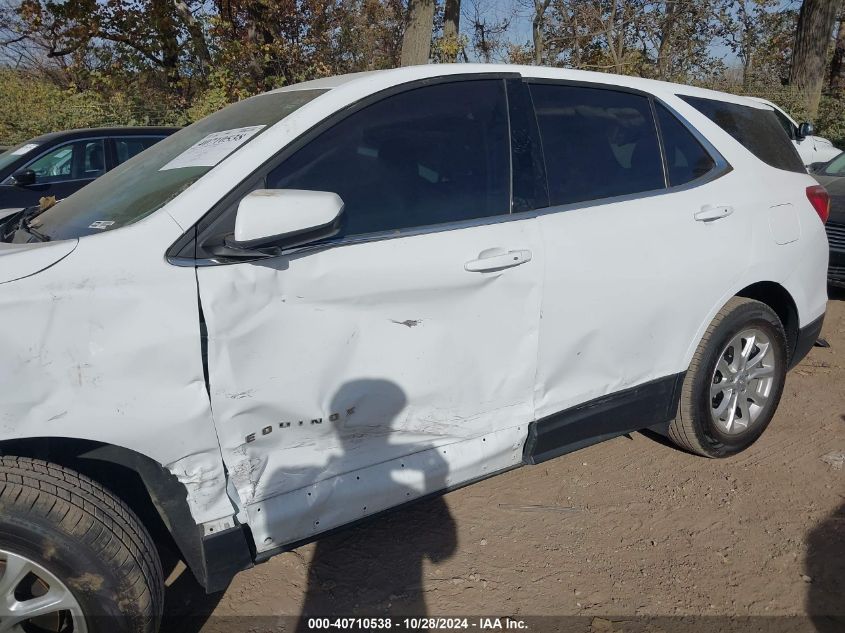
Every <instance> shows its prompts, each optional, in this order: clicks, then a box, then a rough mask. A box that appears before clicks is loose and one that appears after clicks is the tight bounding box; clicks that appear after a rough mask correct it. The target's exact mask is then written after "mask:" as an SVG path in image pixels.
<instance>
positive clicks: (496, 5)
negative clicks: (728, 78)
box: [461, 0, 802, 67]
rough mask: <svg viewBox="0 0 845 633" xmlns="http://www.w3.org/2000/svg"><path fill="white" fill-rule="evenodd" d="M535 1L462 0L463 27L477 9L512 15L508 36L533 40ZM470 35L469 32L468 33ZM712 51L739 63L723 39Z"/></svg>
mask: <svg viewBox="0 0 845 633" xmlns="http://www.w3.org/2000/svg"><path fill="white" fill-rule="evenodd" d="M801 2H802V0H781V1H780V4H779V6H778V7H777V9H778V10H783V9H790V8H792V9H798V8H800V6H801ZM533 4H534V2H533V0H462V2H461V5H462V6H461V14H462V15H461V26H462V30H464V29H465V28H466V27H467V26H468V25H469V24H470V23H471V17H472V16H473V15H474V13H475V11H476V9H477V10H478V12H479V13H480V14H481V16H482V17H484V18H485V19H488V20H489V22H491V23H493V22H496V21H498V20H501V19H503V18H508V17H510V18H512V20H511V24H510V29H509V32H508V39H509V40H510V41H512V42H515V43H518V44H524V43H529V42H530V41H531V18H532V15H533V11H534V9H533ZM467 35H469V34H468V33H467ZM711 53H712V54H713V56H714V57H717V58H719V59H722V60H723V61H724V62H725V64H726V65H727V66H729V67H732V66H738V65H739V60H738V59H737V57H736V55H735V54H734V53H733V52H732V51H731V50H730V49H729V48H728V47H727V46H726V45H725V44H724V43H723V42H721V41H716V42H714V43H713V45H712V47H711ZM473 61H474V60H473Z"/></svg>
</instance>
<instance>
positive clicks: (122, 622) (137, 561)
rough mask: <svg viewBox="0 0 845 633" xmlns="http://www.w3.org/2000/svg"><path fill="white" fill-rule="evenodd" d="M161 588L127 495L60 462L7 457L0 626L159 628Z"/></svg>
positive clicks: (60, 632)
mask: <svg viewBox="0 0 845 633" xmlns="http://www.w3.org/2000/svg"><path fill="white" fill-rule="evenodd" d="M163 590H164V583H163V580H162V571H161V563H160V562H159V559H158V554H157V552H156V550H155V547H154V546H153V543H152V540H151V539H150V536H149V534H148V533H147V531H146V529H145V528H144V526H143V525H142V524H141V523H140V521H138V518H137V517H136V516H135V515H134V514H133V512H132V511H131V510H130V509H129V508H128V507H127V506H126V505H125V504H124V503H123V502H122V501H121V500H120V499H118V498H117V497H115V496H114V495H112V494H111V493H110V492H109V491H108V490H106V489H104V488H103V487H102V486H100V485H99V484H97V483H96V482H94V481H92V480H90V479H88V478H86V477H84V476H82V475H80V474H79V473H76V472H74V471H72V470H70V469H67V468H63V467H61V466H58V465H56V464H51V463H48V462H43V461H40V460H35V459H28V458H23V457H0V633H6V632H9V633H48V632H49V633H105V632H108V633H154V631H155V630H156V629H157V627H158V622H159V618H160V614H161V609H162V602H163Z"/></svg>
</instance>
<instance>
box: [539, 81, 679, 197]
mask: <svg viewBox="0 0 845 633" xmlns="http://www.w3.org/2000/svg"><path fill="white" fill-rule="evenodd" d="M531 98H532V99H533V101H534V108H535V111H536V113H537V123H538V124H539V127H540V137H541V139H542V144H543V156H544V157H545V161H546V173H547V174H548V181H549V199H550V202H551V204H552V205H562V204H571V203H574V202H583V201H586V200H598V199H601V198H612V197H614V196H621V195H626V194H633V193H640V192H643V191H653V190H656V189H663V188H664V187H665V186H666V183H665V181H664V178H663V165H662V162H661V157H660V145H659V143H658V141H657V130H656V129H655V127H654V118H653V117H652V114H651V105H650V104H649V101H648V98H646V97H643V96H640V95H636V94H631V93H628V92H617V91H615V90H607V89H603V88H585V87H580V86H570V85H558V84H532V85H531Z"/></svg>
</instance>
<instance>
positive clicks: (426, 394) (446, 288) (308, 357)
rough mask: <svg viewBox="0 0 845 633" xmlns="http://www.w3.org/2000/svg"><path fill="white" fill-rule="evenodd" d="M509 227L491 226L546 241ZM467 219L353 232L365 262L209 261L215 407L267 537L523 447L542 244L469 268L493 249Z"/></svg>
mask: <svg viewBox="0 0 845 633" xmlns="http://www.w3.org/2000/svg"><path fill="white" fill-rule="evenodd" d="M508 224H509V225H510V226H506V225H498V226H497V227H484V229H482V230H483V231H485V233H484V234H483V235H484V236H485V237H484V238H483V240H482V241H483V242H484V243H486V242H488V241H489V242H492V243H493V244H496V243H497V242H503V243H504V244H505V245H507V246H509V247H510V246H511V245H515V246H519V247H524V246H535V245H536V244H537V243H539V239H537V234H536V230H537V229H536V225H535V224H534V223H533V222H530V223H516V222H514V223H508ZM517 225H522V226H517ZM450 233H456V232H444V233H442V234H440V237H438V238H435V239H436V240H440V241H438V242H436V245H434V246H432V247H431V248H429V247H427V246H426V247H425V248H423V244H427V242H417V241H416V240H414V239H413V238H406V239H401V240H386V241H383V242H374V243H370V244H366V245H356V246H354V247H347V248H355V249H360V250H361V251H362V252H361V255H360V257H361V258H362V261H364V262H365V263H363V264H361V268H362V269H359V270H349V268H348V267H346V268H345V267H344V266H343V265H342V264H343V263H347V264H348V263H349V262H350V261H352V260H347V259H345V258H346V257H347V256H346V255H344V254H343V252H346V250H347V248H339V249H328V250H327V251H324V252H320V253H312V254H310V255H308V256H306V257H302V258H296V257H293V258H291V259H290V260H285V259H283V258H278V259H276V260H263V261H258V262H253V263H249V264H240V265H232V266H215V267H208V268H200V269H198V277H199V287H200V296H201V301H202V307H203V313H204V315H205V319H206V323H207V327H208V365H209V382H210V389H211V398H212V407H213V410H214V418H215V422H216V424H217V427H218V435H219V437H220V443H221V448H222V452H223V457H224V461H225V462H226V466H227V469H228V473H229V477H230V480H231V482H232V483H233V484H234V487H235V488H236V489H237V493H238V496H239V497H240V502H241V504H242V506H243V507H244V508H245V509H246V513H247V515H248V521H249V524H250V528H251V530H252V533H253V535H254V537H255V541H256V546H257V548H258V550H259V551H263V550H267V549H272V548H273V547H275V546H278V545H281V544H285V543H290V542H293V541H295V540H297V539H302V538H306V537H308V536H310V535H312V534H314V533H318V532H322V531H324V530H326V529H330V528H332V527H335V526H337V525H341V524H343V523H346V522H348V521H350V520H354V519H356V518H359V517H360V516H366V515H368V514H372V513H374V512H378V511H379V510H382V509H386V508H388V507H392V506H394V505H397V504H399V503H401V502H403V501H408V500H411V499H413V498H415V497H418V496H421V495H424V494H427V493H430V492H434V491H437V490H442V489H445V488H450V487H453V486H455V485H459V484H461V483H464V482H466V481H469V480H471V479H474V478H478V477H482V476H485V475H487V474H491V473H493V472H496V471H500V470H504V469H506V468H509V467H512V466H514V465H516V464H519V463H520V462H521V458H522V447H523V444H524V441H525V437H526V433H527V425H528V423H529V422H530V421H531V420H533V418H534V411H533V391H534V379H535V366H536V354H537V333H538V319H539V297H540V285H541V279H542V272H541V269H540V266H541V263H540V261H541V259H542V258H539V257H536V256H535V257H534V259H533V260H532V261H529V262H527V263H525V264H523V265H520V266H518V267H515V268H511V269H509V270H505V271H497V272H492V273H483V274H482V273H473V272H467V271H465V270H464V268H463V264H464V262H465V261H468V260H470V259H472V258H473V257H477V254H478V253H479V252H480V251H481V250H483V248H478V247H477V246H476V245H475V244H474V243H473V242H474V241H477V240H476V239H475V238H473V239H472V240H470V244H469V245H468V246H467V245H466V244H463V245H461V239H462V238H461V237H460V236H456V235H450ZM487 235H489V236H490V237H489V238H488V237H487ZM505 235H507V238H506V239H505V238H503V236H505ZM417 239H420V240H425V239H426V238H424V237H423V238H417ZM463 239H464V240H466V237H464V238H463ZM438 247H439V248H438ZM415 249H420V250H419V252H417V251H415ZM432 250H433V251H434V252H436V253H438V256H436V257H432V256H431V255H430V252H431V251H432ZM424 252H429V256H428V257H429V260H434V261H436V262H438V263H436V264H433V265H429V266H426V265H422V264H417V263H416V262H418V261H420V260H422V259H423V258H424V256H423V255H421V253H424ZM455 254H457V255H455ZM538 254H539V250H538V252H537V253H535V255H538ZM442 260H447V261H448V262H449V264H448V268H447V267H446V264H442V263H440V262H441V261H442ZM355 261H357V260H355ZM372 262H401V263H400V264H398V265H396V266H393V267H391V266H389V265H381V266H377V265H373V264H372ZM409 262H410V263H409ZM432 266H434V267H436V266H441V270H448V272H444V273H443V274H442V276H441V277H438V274H437V272H436V271H432V270H431V268H432ZM531 266H535V267H536V268H534V269H532V268H530V267H531ZM452 271H454V272H452ZM443 278H447V279H448V281H447V282H445V283H444V282H443V281H442V280H443ZM386 289H389V290H386ZM506 297H507V298H509V300H507V301H503V298H506ZM468 333H470V334H471V336H472V338H473V340H466V338H467V335H468ZM482 339H483V340H485V341H486V344H485V345H483V346H480V347H481V348H480V349H479V346H478V345H477V341H478V340H482ZM503 349H505V350H508V352H509V353H507V354H504V355H502V354H501V353H499V350H503ZM408 350H411V352H412V354H411V355H410V356H409V357H405V356H403V354H405V353H406V352H408ZM458 387H460V388H458ZM514 394H522V396H523V397H522V398H519V397H516V396H515V395H514Z"/></svg>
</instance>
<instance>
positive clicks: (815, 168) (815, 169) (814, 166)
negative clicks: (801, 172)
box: [807, 162, 827, 174]
mask: <svg viewBox="0 0 845 633" xmlns="http://www.w3.org/2000/svg"><path fill="white" fill-rule="evenodd" d="M825 165H827V163H826V162H821V163H810V166H809V167H808V168H807V171H808V172H810V173H811V174H817V173H819V172H821V171H822V170H824V166H825Z"/></svg>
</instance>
